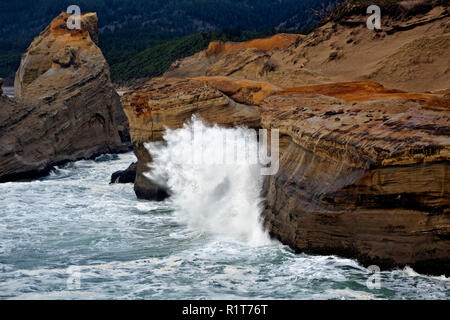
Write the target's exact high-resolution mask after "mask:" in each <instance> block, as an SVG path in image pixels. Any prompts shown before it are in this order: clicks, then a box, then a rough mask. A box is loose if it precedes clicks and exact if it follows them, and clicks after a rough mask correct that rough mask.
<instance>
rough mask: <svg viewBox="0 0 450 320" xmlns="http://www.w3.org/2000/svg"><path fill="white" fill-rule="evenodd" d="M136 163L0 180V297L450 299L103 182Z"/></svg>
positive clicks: (418, 280)
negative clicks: (374, 279) (191, 218)
mask: <svg viewBox="0 0 450 320" xmlns="http://www.w3.org/2000/svg"><path fill="white" fill-rule="evenodd" d="M134 159H135V158H134V156H133V155H132V154H123V155H119V156H111V155H109V156H102V157H100V158H98V159H96V160H95V161H94V160H92V161H79V162H76V163H71V164H68V165H66V166H63V167H60V168H58V169H57V170H56V171H55V172H53V173H52V174H51V175H50V176H49V177H46V178H43V179H40V180H37V181H30V182H15V183H5V184H0V298H1V299H438V298H439V299H449V298H450V282H449V280H448V279H446V278H444V277H427V276H422V275H418V274H416V273H415V272H414V271H412V270H411V269H405V270H397V271H392V272H382V273H381V275H380V280H381V282H380V285H381V289H374V290H370V289H368V287H367V286H366V281H367V279H368V278H369V277H370V276H371V273H370V271H369V270H367V269H366V268H364V267H362V266H360V265H359V264H358V263H357V262H356V261H354V260H349V259H342V258H339V257H333V256H311V255H305V254H294V253H293V252H292V251H291V250H290V249H289V248H287V247H285V246H283V245H281V244H280V243H277V242H273V241H272V242H269V243H265V244H262V245H255V244H250V243H248V242H246V241H242V240H241V239H240V238H239V237H234V235H233V234H231V235H230V236H227V235H226V234H224V233H223V232H218V233H215V232H214V231H213V230H210V229H208V231H204V230H202V231H200V230H196V229H195V226H194V227H192V226H189V225H188V224H187V223H186V222H185V221H184V220H183V219H180V217H179V214H177V212H176V210H175V209H174V208H175V207H176V206H174V205H173V203H171V202H165V203H154V202H146V201H139V200H137V199H136V197H135V195H134V192H133V186H132V185H131V184H127V185H109V179H110V175H111V173H112V172H114V171H116V170H120V169H124V168H126V167H127V166H128V165H129V163H131V162H132V161H134Z"/></svg>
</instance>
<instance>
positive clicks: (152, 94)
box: [122, 78, 275, 200]
mask: <svg viewBox="0 0 450 320" xmlns="http://www.w3.org/2000/svg"><path fill="white" fill-rule="evenodd" d="M246 85H247V88H249V87H250V83H246ZM251 86H252V88H254V89H253V90H255V91H253V92H250V91H248V93H247V97H246V98H243V99H242V100H241V101H242V102H247V101H249V102H253V101H254V100H253V99H256V100H258V98H259V99H260V98H261V97H263V96H264V95H266V94H268V93H269V92H270V90H275V88H274V87H273V86H270V85H267V86H264V85H263V84H258V83H252V84H251ZM214 87H217V88H221V89H222V90H224V91H226V92H228V93H230V94H235V95H236V94H237V93H238V91H239V90H238V87H237V84H233V83H231V82H230V80H226V79H224V78H220V79H218V78H213V79H206V78H202V79H196V80H194V79H164V78H156V79H153V80H151V81H149V82H147V83H146V84H144V85H143V86H141V87H140V88H138V89H137V90H136V91H134V92H131V93H126V94H124V95H123V97H122V104H123V107H124V110H125V113H126V114H127V116H128V119H129V122H130V133H131V139H132V141H133V143H134V145H135V146H134V152H135V154H136V156H137V157H138V166H137V175H136V181H135V192H136V194H137V196H138V197H140V198H144V199H152V200H160V199H163V198H164V197H166V196H167V194H168V193H167V191H165V190H164V188H163V187H162V186H159V185H157V184H155V183H154V182H152V181H150V180H148V179H147V178H146V177H145V176H144V175H143V174H144V173H146V172H148V171H149V168H148V163H150V162H151V161H152V159H151V156H150V154H149V153H148V151H147V150H146V148H145V147H144V145H143V144H144V143H145V142H148V141H157V140H161V139H162V137H163V134H164V131H165V127H168V128H171V129H175V128H181V127H182V126H183V124H184V123H185V122H186V121H188V120H189V119H190V118H191V117H192V115H194V114H196V115H198V116H200V117H201V118H203V119H204V120H205V121H206V122H208V123H211V124H212V123H217V124H220V125H222V126H225V127H234V126H237V125H246V126H248V127H253V128H255V127H258V126H259V124H260V119H259V114H258V111H257V106H255V105H252V104H250V105H245V104H241V103H238V102H236V101H234V100H232V99H231V98H229V97H228V96H227V95H226V94H224V93H223V92H221V91H219V90H217V89H215V88H214ZM255 88H256V89H255ZM261 88H262V89H261ZM258 91H264V93H260V94H261V96H259V95H258Z"/></svg>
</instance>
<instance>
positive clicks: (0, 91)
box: [0, 78, 3, 96]
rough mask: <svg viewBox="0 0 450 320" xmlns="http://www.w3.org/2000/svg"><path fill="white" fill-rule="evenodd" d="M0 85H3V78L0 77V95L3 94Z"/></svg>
mask: <svg viewBox="0 0 450 320" xmlns="http://www.w3.org/2000/svg"><path fill="white" fill-rule="evenodd" d="M2 86H3V79H2V78H0V96H1V95H2V94H3V89H2Z"/></svg>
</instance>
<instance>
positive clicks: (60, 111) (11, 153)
mask: <svg viewBox="0 0 450 320" xmlns="http://www.w3.org/2000/svg"><path fill="white" fill-rule="evenodd" d="M68 17H69V14H66V13H61V14H60V15H59V16H58V17H56V18H55V19H54V20H53V21H52V22H51V23H50V25H49V26H48V27H47V28H46V29H45V30H44V31H43V32H42V33H41V34H40V35H39V36H38V37H37V38H35V40H34V41H33V42H32V43H31V45H30V46H29V48H28V49H27V51H26V52H25V53H24V54H23V56H22V61H21V64H20V67H19V69H18V71H17V73H16V79H15V85H14V86H15V96H16V97H17V98H16V99H14V101H13V100H12V99H7V100H6V99H3V100H2V102H1V104H2V105H1V108H0V127H1V130H0V146H1V148H0V181H3V182H4V181H11V180H17V179H22V178H27V177H35V176H39V175H42V174H46V173H47V172H48V171H49V170H50V169H51V167H52V166H54V165H56V164H60V163H64V162H67V161H74V160H78V159H84V158H91V157H94V156H96V155H100V154H102V153H111V152H120V151H124V150H126V147H125V146H124V145H123V143H122V142H121V139H120V137H119V133H118V121H117V119H118V118H119V119H120V118H121V117H122V118H123V117H124V115H123V111H122V108H121V105H120V99H119V96H118V94H117V93H116V91H115V90H114V88H113V85H112V83H111V80H110V73H109V66H108V64H107V62H106V60H105V58H104V57H103V54H102V52H101V50H100V48H99V47H98V46H97V42H98V34H97V15H96V14H95V13H86V14H83V15H81V28H80V29H74V30H69V29H68V28H67V19H68ZM120 112H121V113H122V115H121V114H120Z"/></svg>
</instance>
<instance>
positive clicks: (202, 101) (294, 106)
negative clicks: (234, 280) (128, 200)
mask: <svg viewBox="0 0 450 320" xmlns="http://www.w3.org/2000/svg"><path fill="white" fill-rule="evenodd" d="M362 22H363V21H362V20H361V17H354V19H353V20H351V21H350V20H349V21H344V22H341V23H340V24H335V23H328V24H326V25H324V26H322V27H320V28H318V29H316V30H315V31H314V32H313V33H312V34H310V35H308V36H307V37H305V38H303V37H298V38H296V39H295V40H294V41H292V42H291V43H290V44H287V45H286V46H278V47H273V48H271V47H270V46H269V47H265V48H261V43H264V41H267V39H262V40H261V41H259V42H258V41H257V42H253V43H252V44H249V43H246V44H244V45H240V46H237V45H235V44H228V45H226V44H220V43H219V44H218V43H213V44H211V46H210V47H209V48H208V50H206V51H204V52H200V53H198V54H197V55H195V56H193V57H190V58H186V59H184V60H182V61H178V62H177V63H175V64H174V65H173V66H172V68H171V69H170V70H169V71H168V72H167V73H166V74H165V76H164V77H163V78H158V79H153V80H151V81H149V82H148V83H146V84H145V85H144V86H141V87H140V88H138V89H137V90H135V91H134V92H132V93H129V94H126V95H125V96H124V97H123V99H122V102H123V105H124V108H125V112H126V113H127V116H128V118H129V120H130V126H131V135H132V139H133V141H134V142H135V143H136V145H135V146H136V147H135V153H136V155H137V157H138V160H139V163H138V174H137V177H136V183H135V189H136V193H137V194H138V196H139V197H142V198H147V199H156V200H158V199H162V198H164V197H166V196H168V193H167V190H164V189H163V188H162V187H161V186H157V185H155V184H154V183H153V182H151V181H149V180H148V179H146V178H144V176H143V175H142V174H143V173H144V172H146V171H148V170H149V168H148V166H147V164H148V163H149V162H151V157H150V155H149V154H148V152H147V151H146V150H145V148H144V147H143V143H144V142H146V141H154V140H159V139H161V137H162V135H163V132H164V127H165V126H167V127H169V128H178V127H181V126H182V124H183V123H184V122H185V121H186V120H187V119H189V118H190V117H191V115H192V114H199V115H201V116H202V117H203V118H204V119H205V120H206V121H207V122H210V123H218V124H220V125H223V126H233V125H247V126H249V127H252V128H267V129H279V130H280V133H281V141H280V145H281V159H280V170H279V172H278V173H277V174H276V175H274V176H271V177H269V178H268V179H267V180H266V182H265V185H264V196H265V197H266V199H267V202H266V207H265V209H264V212H263V218H264V224H265V227H266V228H267V229H268V230H269V232H270V233H271V235H272V236H274V237H276V238H278V239H280V240H281V241H282V242H283V243H285V244H288V245H289V246H291V247H292V248H293V249H295V250H296V251H299V252H307V253H316V254H337V255H341V256H345V257H350V258H357V259H358V260H359V261H360V262H362V263H363V264H364V265H371V264H376V265H378V266H380V267H382V268H393V267H402V266H405V265H410V266H412V267H413V268H414V269H415V270H417V271H419V272H423V273H428V274H437V275H441V274H446V275H447V276H448V275H450V209H449V208H450V200H449V199H450V194H449V192H450V191H449V187H450V176H449V175H448V170H449V163H450V138H449V137H450V117H449V114H450V110H449V109H450V99H449V97H448V94H447V95H445V93H446V92H447V90H448V85H449V73H448V72H449V70H450V69H449V68H450V66H449V60H448V56H449V53H450V52H449V49H450V47H449V46H448V45H447V44H446V39H445V38H446V37H448V34H449V29H448V22H449V20H448V10H447V9H446V8H442V7H437V8H435V9H433V10H432V11H430V12H429V13H427V14H425V15H422V16H418V17H412V18H411V19H409V20H408V21H406V22H405V21H388V22H387V23H386V25H385V27H386V28H385V30H384V31H382V32H374V31H369V30H367V28H365V26H363V25H362ZM364 22H365V20H364ZM269 42H270V41H269ZM255 43H256V44H258V46H260V47H259V48H258V47H257V45H255ZM427 43H428V44H430V46H428V44H427ZM377 46H381V47H380V50H376V49H375V48H377ZM421 53H423V54H424V56H426V57H427V58H426V59H425V60H426V61H425V60H423V59H422V58H420V59H419V60H417V59H415V58H414V57H416V56H417V55H419V56H422V55H421ZM413 74H418V75H420V76H412V75H413ZM174 76H176V77H177V78H173V77H174ZM367 79H376V80H378V81H379V82H381V84H380V83H377V82H372V81H367ZM348 80H352V81H348ZM354 80H359V81H354ZM342 81H344V82H342ZM382 84H392V85H393V87H392V88H395V89H389V87H388V86H383V85H382ZM405 89H408V90H409V91H413V92H414V93H411V92H404V91H402V90H405ZM426 91H434V92H435V93H426ZM158 192H159V193H158ZM162 192H164V194H163V193H162ZM162 195H163V196H162Z"/></svg>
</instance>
